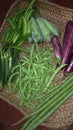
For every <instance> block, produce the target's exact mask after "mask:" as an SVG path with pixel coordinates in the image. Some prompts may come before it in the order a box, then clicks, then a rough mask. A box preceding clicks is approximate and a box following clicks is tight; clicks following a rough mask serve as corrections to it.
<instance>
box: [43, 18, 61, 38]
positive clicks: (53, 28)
mask: <svg viewBox="0 0 73 130" xmlns="http://www.w3.org/2000/svg"><path fill="white" fill-rule="evenodd" d="M41 20H42V21H43V22H44V23H45V25H46V27H47V28H48V30H49V31H50V32H51V33H52V34H53V35H56V36H59V34H60V32H59V29H58V28H57V27H56V26H55V25H54V24H53V23H52V22H50V21H49V20H47V19H45V18H41Z"/></svg>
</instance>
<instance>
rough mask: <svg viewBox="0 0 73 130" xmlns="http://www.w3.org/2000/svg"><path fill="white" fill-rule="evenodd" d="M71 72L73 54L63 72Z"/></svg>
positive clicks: (72, 70)
mask: <svg viewBox="0 0 73 130" xmlns="http://www.w3.org/2000/svg"><path fill="white" fill-rule="evenodd" d="M71 72H73V56H72V57H71V60H70V64H69V65H68V66H67V67H66V68H65V69H64V73H71Z"/></svg>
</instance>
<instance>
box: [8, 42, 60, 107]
mask: <svg viewBox="0 0 73 130" xmlns="http://www.w3.org/2000/svg"><path fill="white" fill-rule="evenodd" d="M35 48H36V50H35ZM18 49H19V48H18ZM22 50H23V49H22ZM21 57H22V59H21V61H20V62H19V63H18V65H16V66H15V67H14V68H13V70H12V75H11V76H10V79H9V84H8V86H9V88H10V89H11V90H13V91H16V90H18V92H19V95H20V99H21V100H20V101H21V103H20V104H21V105H22V104H25V105H26V106H28V107H32V106H34V105H35V103H37V104H38V103H39V102H40V101H41V100H42V99H43V98H45V96H47V95H48V94H49V91H50V90H51V89H52V87H53V79H54V77H55V76H56V74H57V73H58V72H59V70H60V68H58V69H56V65H55V64H53V61H54V57H53V50H52V48H50V49H47V48H46V47H45V46H44V48H43V49H40V48H39V47H38V44H36V46H35V45H34V44H33V45H31V48H30V51H29V54H28V56H26V53H23V56H21ZM16 70H17V71H16ZM14 72H15V73H14ZM50 76H51V78H50ZM13 77H16V79H15V78H14V79H15V80H14V83H13V84H12V79H13Z"/></svg>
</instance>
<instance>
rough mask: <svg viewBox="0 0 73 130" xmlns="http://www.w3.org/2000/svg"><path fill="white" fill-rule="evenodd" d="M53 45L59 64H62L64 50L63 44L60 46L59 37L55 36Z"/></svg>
mask: <svg viewBox="0 0 73 130" xmlns="http://www.w3.org/2000/svg"><path fill="white" fill-rule="evenodd" d="M52 45H53V49H54V54H55V56H56V58H57V60H58V62H59V63H61V60H62V50H61V44H60V41H59V38H58V36H55V35H54V36H53V37H52Z"/></svg>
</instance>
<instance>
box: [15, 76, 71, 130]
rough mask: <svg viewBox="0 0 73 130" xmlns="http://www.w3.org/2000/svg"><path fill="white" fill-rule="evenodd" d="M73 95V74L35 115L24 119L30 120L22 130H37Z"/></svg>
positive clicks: (41, 105)
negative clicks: (36, 129)
mask: <svg viewBox="0 0 73 130" xmlns="http://www.w3.org/2000/svg"><path fill="white" fill-rule="evenodd" d="M72 95H73V74H72V75H71V76H70V77H69V78H68V79H67V80H66V81H65V82H64V83H63V84H62V85H60V86H57V87H55V88H54V89H53V90H52V91H51V92H50V95H49V96H48V97H47V98H46V99H44V100H43V101H42V102H41V103H40V104H39V105H37V106H36V107H35V108H34V109H33V113H31V114H30V115H27V116H25V117H24V119H27V118H28V120H27V122H26V123H25V124H24V125H23V126H22V128H21V129H20V130H35V128H37V127H38V126H39V125H40V124H41V123H43V122H44V121H45V120H46V119H47V118H48V117H50V116H51V115H52V114H53V113H54V112H55V111H56V110H57V109H58V108H59V107H60V106H61V105H62V104H63V103H64V102H65V101H66V100H67V99H69V98H70V96H72ZM24 119H22V121H23V120H24ZM19 122H20V121H19ZM19 122H18V123H19Z"/></svg>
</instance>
